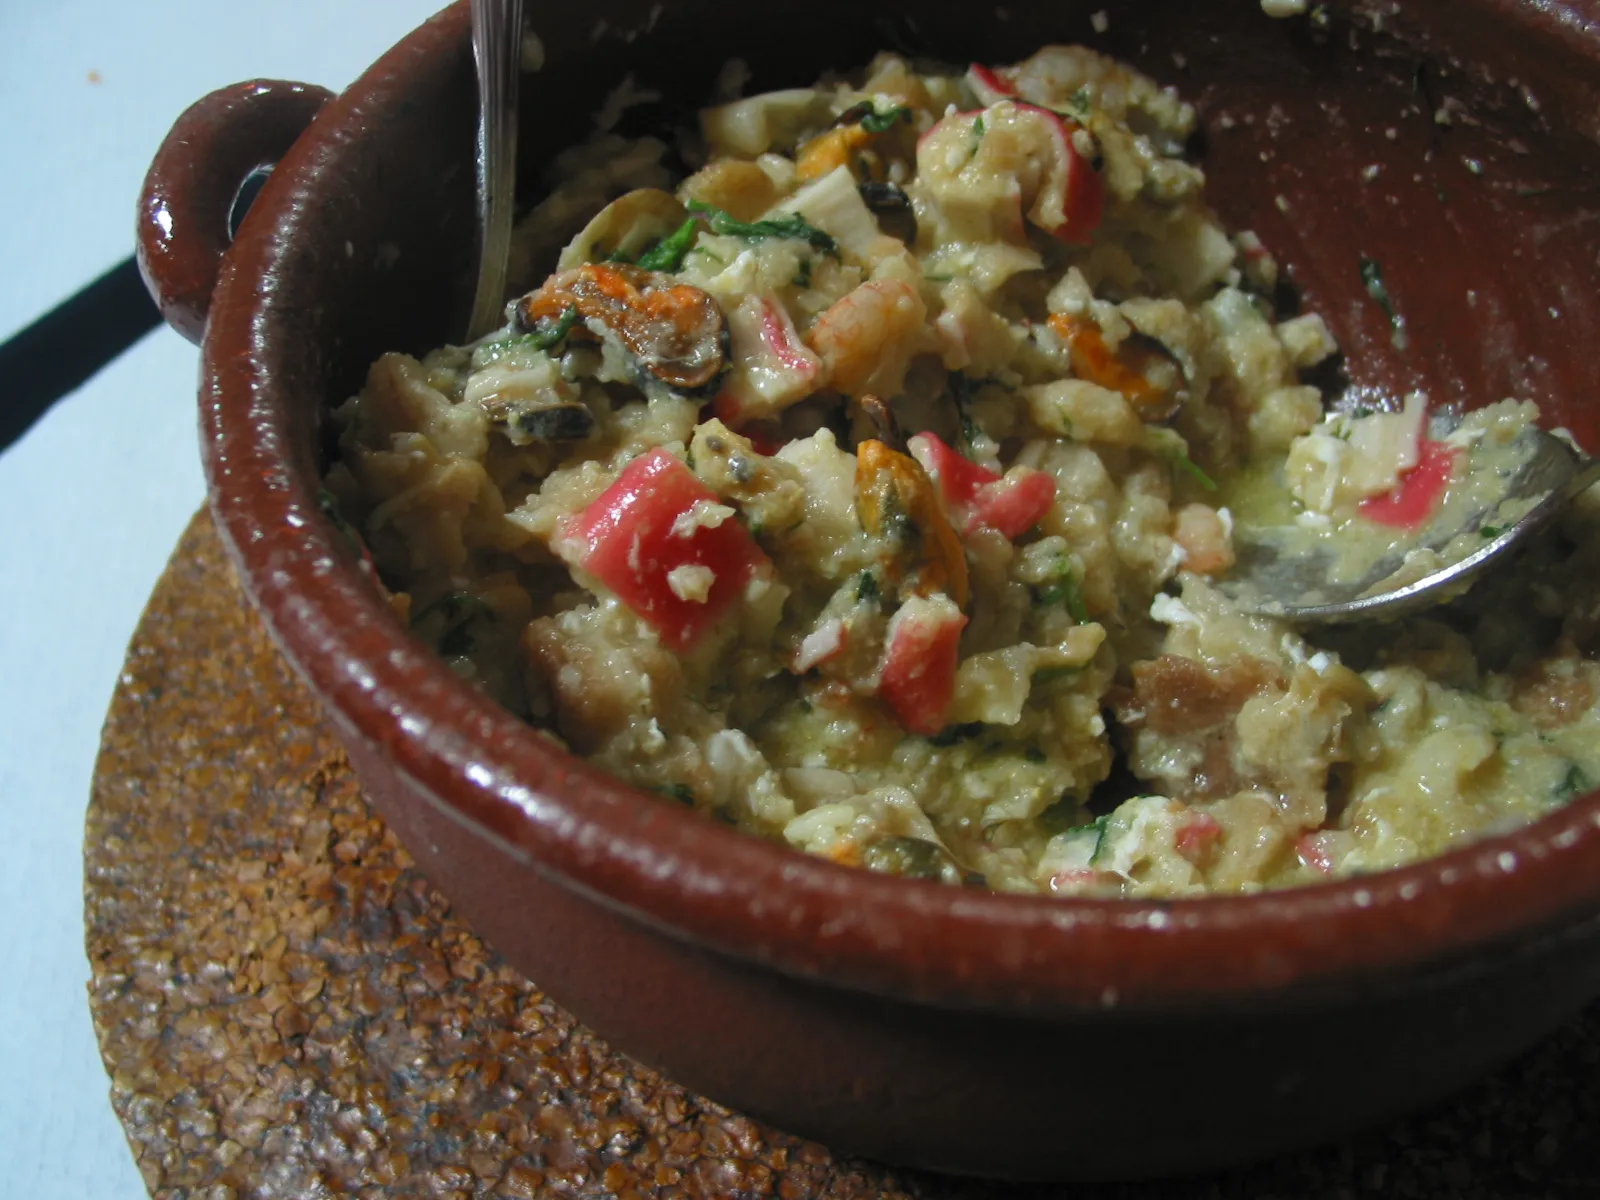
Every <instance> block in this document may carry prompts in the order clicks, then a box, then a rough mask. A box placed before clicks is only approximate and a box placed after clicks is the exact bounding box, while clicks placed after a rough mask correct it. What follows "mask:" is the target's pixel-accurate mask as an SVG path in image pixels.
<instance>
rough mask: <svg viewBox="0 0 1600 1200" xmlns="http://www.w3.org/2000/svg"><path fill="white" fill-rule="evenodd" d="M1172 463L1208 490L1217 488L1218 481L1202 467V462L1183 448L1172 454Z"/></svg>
mask: <svg viewBox="0 0 1600 1200" xmlns="http://www.w3.org/2000/svg"><path fill="white" fill-rule="evenodd" d="M1171 461H1172V465H1173V467H1175V468H1176V469H1177V470H1179V471H1182V472H1183V473H1184V474H1185V475H1187V476H1189V478H1191V479H1193V480H1194V481H1195V482H1196V483H1198V484H1199V485H1200V486H1201V487H1203V488H1205V490H1206V491H1208V492H1214V491H1216V490H1217V481H1216V480H1215V479H1213V478H1211V476H1209V475H1207V474H1206V473H1205V472H1204V471H1202V470H1201V469H1200V464H1199V463H1197V462H1195V461H1194V459H1192V458H1190V457H1189V456H1188V455H1187V454H1185V453H1183V452H1182V451H1181V450H1180V451H1179V452H1178V453H1176V454H1174V455H1173V456H1172V460H1171Z"/></svg>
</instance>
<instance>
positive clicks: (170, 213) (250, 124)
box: [138, 79, 333, 343]
mask: <svg viewBox="0 0 1600 1200" xmlns="http://www.w3.org/2000/svg"><path fill="white" fill-rule="evenodd" d="M332 98H333V93H332V92H330V91H328V90H327V89H326V88H320V87H315V86H313V85H311V84H305V83H288V82H285V81H283V80H279V79H255V80H251V81H250V82H248V83H236V84H234V85H233V86H232V87H225V88H220V89H219V90H217V91H215V92H212V93H211V94H210V95H209V96H205V97H202V98H201V99H199V100H197V101H195V103H193V104H191V105H190V106H189V107H188V108H187V109H186V110H185V111H184V113H183V115H182V116H181V117H179V118H178V120H177V123H176V124H174V125H173V127H172V129H171V131H170V132H168V134H167V136H166V138H165V139H163V141H162V143H161V148H160V149H159V150H157V151H156V156H155V159H154V160H153V161H152V162H151V164H150V171H149V173H148V174H147V175H146V176H145V177H144V188H143V190H142V191H141V192H140V194H139V227H138V258H139V274H140V275H142V276H143V277H144V283H145V286H146V287H147V288H149V289H150V295H151V297H152V298H153V299H154V300H155V302H156V307H158V308H159V309H160V310H161V315H162V316H163V317H165V318H166V320H167V324H169V325H171V326H172V327H173V328H174V329H176V330H177V331H178V332H179V333H181V334H183V336H184V337H186V338H188V339H189V340H190V341H191V342H196V343H198V342H199V341H200V339H201V338H202V337H203V336H204V335H205V329H206V310H207V309H208V308H209V307H210V305H211V291H212V289H213V288H215V287H216V285H217V273H218V271H219V270H220V269H221V266H222V256H223V254H224V253H225V252H226V251H227V249H228V245H229V243H230V242H231V240H232V238H231V234H230V230H229V226H228V221H229V217H230V215H231V214H232V211H233V207H234V202H235V200H236V199H237V198H238V196H239V192H240V189H241V188H242V187H243V186H244V183H245V181H246V180H247V179H249V178H250V177H251V176H252V175H254V174H256V173H257V172H258V171H261V170H264V169H268V168H270V167H272V165H273V164H274V163H276V162H277V161H278V160H279V159H280V158H282V157H283V155H284V154H285V153H286V152H287V151H288V149H289V147H290V146H292V145H294V142H295V139H296V138H298V137H299V136H300V134H301V133H303V132H304V131H305V128H306V126H308V125H310V124H311V120H312V118H313V117H315V116H316V115H317V111H318V110H319V109H320V108H321V107H322V106H323V105H324V104H326V103H327V102H328V101H329V100H330V99H332Z"/></svg>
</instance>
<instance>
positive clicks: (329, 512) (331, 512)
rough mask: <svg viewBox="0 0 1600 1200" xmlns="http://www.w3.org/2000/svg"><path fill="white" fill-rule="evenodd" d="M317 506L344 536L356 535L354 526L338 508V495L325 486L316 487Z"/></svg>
mask: <svg viewBox="0 0 1600 1200" xmlns="http://www.w3.org/2000/svg"><path fill="white" fill-rule="evenodd" d="M317 507H318V508H319V509H321V510H322V515H323V516H325V517H327V518H328V520H330V521H332V522H333V527H334V528H335V529H337V530H338V531H339V532H340V533H342V534H344V535H345V536H346V537H354V536H356V531H355V527H354V526H353V525H351V524H350V522H349V521H347V520H345V517H344V513H343V512H342V511H340V509H339V497H337V496H335V495H334V494H333V493H332V492H330V491H329V490H328V489H327V488H318V489H317Z"/></svg>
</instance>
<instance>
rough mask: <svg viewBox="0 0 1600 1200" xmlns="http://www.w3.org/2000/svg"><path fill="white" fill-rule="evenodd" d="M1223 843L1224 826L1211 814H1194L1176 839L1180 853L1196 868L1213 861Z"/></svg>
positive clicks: (1179, 831)
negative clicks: (1219, 844) (1219, 845)
mask: <svg viewBox="0 0 1600 1200" xmlns="http://www.w3.org/2000/svg"><path fill="white" fill-rule="evenodd" d="M1221 841H1222V825H1221V823H1220V822H1219V821H1218V820H1217V819H1216V818H1215V817H1213V816H1212V815H1211V814H1210V813H1193V814H1191V815H1190V817H1189V820H1188V821H1186V822H1185V823H1184V825H1183V827H1182V828H1180V829H1179V830H1178V835H1177V837H1176V838H1175V839H1174V844H1175V845H1176V847H1177V850H1178V853H1179V854H1181V855H1182V856H1183V857H1184V858H1186V859H1188V860H1189V861H1190V862H1192V863H1194V864H1195V866H1203V865H1204V864H1206V863H1208V862H1210V861H1211V858H1212V857H1213V856H1214V855H1215V854H1216V852H1217V844H1218V843H1219V842H1221Z"/></svg>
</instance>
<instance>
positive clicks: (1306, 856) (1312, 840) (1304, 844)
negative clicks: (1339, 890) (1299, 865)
mask: <svg viewBox="0 0 1600 1200" xmlns="http://www.w3.org/2000/svg"><path fill="white" fill-rule="evenodd" d="M1294 852H1295V854H1296V856H1298V857H1299V859H1300V861H1301V862H1303V863H1304V864H1305V865H1306V866H1308V867H1310V868H1311V869H1312V870H1313V871H1316V872H1318V873H1319V874H1322V875H1332V874H1333V855H1332V854H1331V853H1329V851H1328V847H1327V846H1326V845H1325V844H1324V843H1323V840H1322V838H1320V837H1318V836H1317V835H1316V834H1315V833H1308V834H1305V835H1304V836H1302V837H1301V838H1300V840H1299V841H1297V842H1296V843H1295V844H1294Z"/></svg>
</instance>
